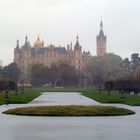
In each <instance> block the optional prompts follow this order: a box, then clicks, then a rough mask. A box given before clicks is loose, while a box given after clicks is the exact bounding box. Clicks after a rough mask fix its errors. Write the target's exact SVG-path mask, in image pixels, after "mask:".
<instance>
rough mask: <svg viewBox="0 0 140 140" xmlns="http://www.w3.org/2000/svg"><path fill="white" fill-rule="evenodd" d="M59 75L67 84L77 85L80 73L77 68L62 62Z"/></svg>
mask: <svg viewBox="0 0 140 140" xmlns="http://www.w3.org/2000/svg"><path fill="white" fill-rule="evenodd" d="M58 77H59V78H60V79H61V80H62V81H63V82H64V85H65V86H77V85H78V82H79V75H78V73H77V72H76V69H75V68H74V67H73V66H71V65H69V64H66V63H61V64H60V65H59V66H58Z"/></svg>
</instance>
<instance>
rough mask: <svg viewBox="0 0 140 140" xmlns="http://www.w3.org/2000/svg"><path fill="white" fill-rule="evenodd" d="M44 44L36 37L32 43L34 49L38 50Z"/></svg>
mask: <svg viewBox="0 0 140 140" xmlns="http://www.w3.org/2000/svg"><path fill="white" fill-rule="evenodd" d="M43 45H44V42H43V41H41V40H40V38H39V36H38V37H37V40H36V41H35V43H34V47H36V48H39V47H43Z"/></svg>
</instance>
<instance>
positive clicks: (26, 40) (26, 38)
mask: <svg viewBox="0 0 140 140" xmlns="http://www.w3.org/2000/svg"><path fill="white" fill-rule="evenodd" d="M27 42H28V37H27V35H26V37H25V43H27Z"/></svg>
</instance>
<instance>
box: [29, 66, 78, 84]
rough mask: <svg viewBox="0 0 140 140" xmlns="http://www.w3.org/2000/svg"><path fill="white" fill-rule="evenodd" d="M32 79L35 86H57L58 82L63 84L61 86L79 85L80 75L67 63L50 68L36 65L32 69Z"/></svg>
mask: <svg viewBox="0 0 140 140" xmlns="http://www.w3.org/2000/svg"><path fill="white" fill-rule="evenodd" d="M31 79H32V84H33V85H34V86H42V85H43V84H46V83H48V84H49V85H50V86H57V84H58V81H59V82H61V86H77V85H78V74H77V73H76V70H75V68H74V67H72V66H71V65H69V64H66V63H60V64H59V65H52V66H51V67H50V68H48V67H45V66H44V65H42V64H35V65H33V66H32V68H31ZM59 84H60V83H59Z"/></svg>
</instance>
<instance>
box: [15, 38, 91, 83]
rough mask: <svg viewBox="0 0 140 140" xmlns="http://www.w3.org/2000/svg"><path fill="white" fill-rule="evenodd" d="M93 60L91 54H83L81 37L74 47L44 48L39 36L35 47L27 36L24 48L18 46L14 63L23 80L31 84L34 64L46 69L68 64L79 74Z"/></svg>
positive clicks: (77, 39) (50, 46) (70, 45)
mask: <svg viewBox="0 0 140 140" xmlns="http://www.w3.org/2000/svg"><path fill="white" fill-rule="evenodd" d="M90 59H91V54H90V52H83V51H82V47H81V46H80V43H79V37H78V36H77V38H76V43H75V45H74V47H73V46H72V43H71V44H68V45H67V47H62V46H54V45H48V46H46V47H45V46H44V41H42V40H41V39H40V38H39V36H38V37H37V39H36V41H35V43H34V45H33V46H31V44H30V42H29V40H28V38H27V36H26V37H25V43H24V45H23V46H21V47H20V46H19V41H18V40H17V46H16V48H15V49H14V62H16V64H17V65H18V67H19V68H20V70H21V75H22V76H21V79H22V80H24V81H25V82H29V81H30V79H29V77H30V76H29V75H30V69H31V67H32V65H34V64H38V63H39V64H43V65H44V66H46V67H51V66H52V65H53V64H58V63H63V62H64V63H68V64H70V65H72V66H74V67H75V69H76V70H77V71H78V72H79V74H82V73H84V71H85V67H86V64H87V63H89V61H90Z"/></svg>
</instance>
